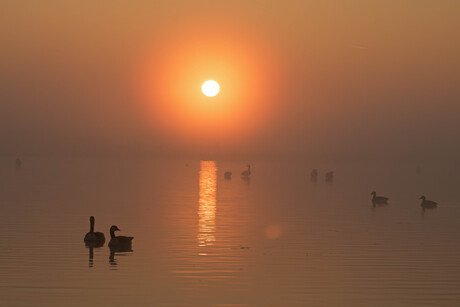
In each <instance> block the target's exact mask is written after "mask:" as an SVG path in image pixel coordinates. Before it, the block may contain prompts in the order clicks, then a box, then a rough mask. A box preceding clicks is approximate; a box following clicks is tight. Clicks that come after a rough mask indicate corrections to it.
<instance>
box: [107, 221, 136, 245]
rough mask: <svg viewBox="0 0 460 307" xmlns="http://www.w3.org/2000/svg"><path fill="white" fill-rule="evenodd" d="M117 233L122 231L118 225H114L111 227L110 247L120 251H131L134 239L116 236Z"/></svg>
mask: <svg viewBox="0 0 460 307" xmlns="http://www.w3.org/2000/svg"><path fill="white" fill-rule="evenodd" d="M115 231H120V229H119V228H118V227H117V226H116V225H112V227H110V242H109V247H110V248H111V249H114V250H118V251H124V250H130V249H131V243H132V241H133V239H134V237H125V236H116V235H115Z"/></svg>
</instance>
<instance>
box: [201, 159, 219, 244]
mask: <svg viewBox="0 0 460 307" xmlns="http://www.w3.org/2000/svg"><path fill="white" fill-rule="evenodd" d="M216 190H217V165H216V162H215V161H201V162H200V199H199V207H198V216H199V221H198V246H209V245H213V244H214V242H215V241H216V237H215V232H216Z"/></svg>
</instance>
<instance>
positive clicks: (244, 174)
mask: <svg viewBox="0 0 460 307" xmlns="http://www.w3.org/2000/svg"><path fill="white" fill-rule="evenodd" d="M241 176H242V177H246V178H248V177H249V176H251V165H250V164H248V169H247V170H245V171H244V172H242V173H241Z"/></svg>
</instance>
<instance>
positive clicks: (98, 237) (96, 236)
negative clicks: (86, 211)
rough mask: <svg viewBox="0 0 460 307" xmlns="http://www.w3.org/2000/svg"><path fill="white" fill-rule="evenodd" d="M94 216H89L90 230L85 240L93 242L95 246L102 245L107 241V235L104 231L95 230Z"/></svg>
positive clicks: (87, 242) (88, 242)
mask: <svg viewBox="0 0 460 307" xmlns="http://www.w3.org/2000/svg"><path fill="white" fill-rule="evenodd" d="M94 223H95V218H94V216H90V218H89V232H88V233H87V234H86V235H85V238H84V239H83V241H84V242H85V243H86V244H91V245H95V246H102V245H104V243H105V236H104V234H103V233H102V232H94Z"/></svg>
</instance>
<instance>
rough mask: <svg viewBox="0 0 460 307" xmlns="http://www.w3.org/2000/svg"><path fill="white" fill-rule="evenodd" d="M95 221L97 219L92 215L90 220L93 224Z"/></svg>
mask: <svg viewBox="0 0 460 307" xmlns="http://www.w3.org/2000/svg"><path fill="white" fill-rule="evenodd" d="M94 221H95V219H94V216H90V217H89V222H90V223H91V224H94Z"/></svg>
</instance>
